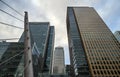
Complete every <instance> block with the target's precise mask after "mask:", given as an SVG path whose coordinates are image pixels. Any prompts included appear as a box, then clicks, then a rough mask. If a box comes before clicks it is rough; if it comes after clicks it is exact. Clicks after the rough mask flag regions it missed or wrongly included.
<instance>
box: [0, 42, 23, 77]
mask: <svg viewBox="0 0 120 77" xmlns="http://www.w3.org/2000/svg"><path fill="white" fill-rule="evenodd" d="M23 50H24V44H23V43H17V42H0V77H18V75H17V71H16V70H17V67H18V65H19V63H20V61H21V58H22V56H23ZM21 72H22V73H24V69H21Z"/></svg>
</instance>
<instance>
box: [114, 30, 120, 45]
mask: <svg viewBox="0 0 120 77" xmlns="http://www.w3.org/2000/svg"><path fill="white" fill-rule="evenodd" d="M114 36H115V37H116V39H117V40H118V42H119V43H120V31H116V32H115V33H114Z"/></svg>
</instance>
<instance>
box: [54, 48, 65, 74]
mask: <svg viewBox="0 0 120 77" xmlns="http://www.w3.org/2000/svg"><path fill="white" fill-rule="evenodd" d="M52 65H53V66H52V74H53V75H65V63H64V49H63V47H56V48H55V51H54V53H53V64H52Z"/></svg>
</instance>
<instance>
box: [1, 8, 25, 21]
mask: <svg viewBox="0 0 120 77" xmlns="http://www.w3.org/2000/svg"><path fill="white" fill-rule="evenodd" d="M0 11H1V12H3V13H6V14H8V15H9V16H11V17H13V18H15V19H17V20H19V21H22V22H24V21H23V20H21V19H19V18H17V17H15V16H13V15H12V14H10V13H8V12H6V11H4V10H2V9H0Z"/></svg>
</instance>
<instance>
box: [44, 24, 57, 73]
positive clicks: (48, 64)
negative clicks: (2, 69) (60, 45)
mask: <svg viewBox="0 0 120 77" xmlns="http://www.w3.org/2000/svg"><path fill="white" fill-rule="evenodd" d="M54 37H55V30H54V26H50V29H49V36H48V38H49V39H48V42H47V49H46V55H45V63H44V72H49V74H51V72H52V59H53V49H54Z"/></svg>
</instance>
